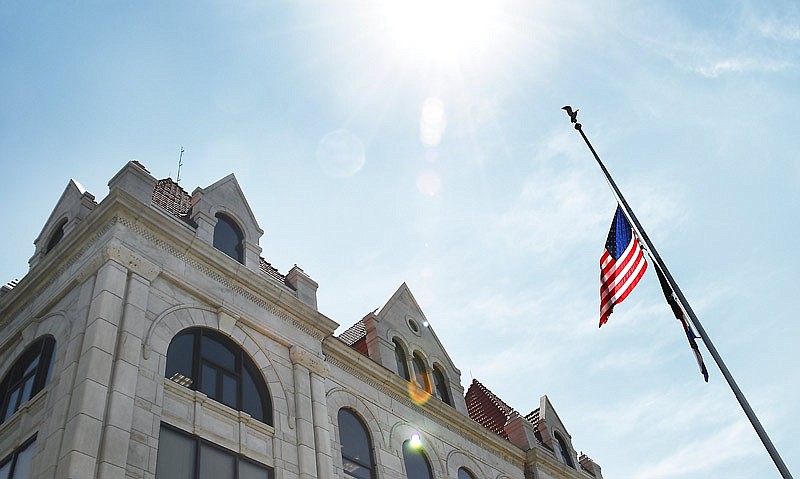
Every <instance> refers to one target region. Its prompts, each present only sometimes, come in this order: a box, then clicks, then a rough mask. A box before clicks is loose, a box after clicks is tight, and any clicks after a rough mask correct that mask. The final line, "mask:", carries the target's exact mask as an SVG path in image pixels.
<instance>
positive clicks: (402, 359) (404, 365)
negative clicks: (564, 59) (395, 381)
mask: <svg viewBox="0 0 800 479" xmlns="http://www.w3.org/2000/svg"><path fill="white" fill-rule="evenodd" d="M393 342H394V359H395V361H396V362H397V374H398V375H400V376H401V377H402V378H404V379H405V380H406V381H410V380H411V376H410V375H409V374H408V362H407V361H406V352H405V350H404V349H403V346H401V345H400V343H399V342H398V341H397V340H396V339H395V340H394V341H393Z"/></svg>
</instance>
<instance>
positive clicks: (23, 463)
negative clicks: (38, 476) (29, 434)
mask: <svg viewBox="0 0 800 479" xmlns="http://www.w3.org/2000/svg"><path fill="white" fill-rule="evenodd" d="M35 451H36V437H35V436H34V437H33V438H32V439H28V440H27V441H26V442H25V444H23V445H22V446H20V447H19V448H17V449H16V450H15V451H14V452H12V453H11V454H10V455H9V456H8V457H6V458H4V459H3V460H2V461H0V479H28V478H29V477H31V464H32V459H33V453H34V452H35Z"/></svg>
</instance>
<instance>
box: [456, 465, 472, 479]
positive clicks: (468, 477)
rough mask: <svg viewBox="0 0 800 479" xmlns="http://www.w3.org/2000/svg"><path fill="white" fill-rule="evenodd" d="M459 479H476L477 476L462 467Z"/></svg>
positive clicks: (459, 471)
mask: <svg viewBox="0 0 800 479" xmlns="http://www.w3.org/2000/svg"><path fill="white" fill-rule="evenodd" d="M458 479H475V476H473V475H472V474H470V473H469V472H468V471H467V470H466V469H464V468H463V467H462V468H461V469H459V470H458Z"/></svg>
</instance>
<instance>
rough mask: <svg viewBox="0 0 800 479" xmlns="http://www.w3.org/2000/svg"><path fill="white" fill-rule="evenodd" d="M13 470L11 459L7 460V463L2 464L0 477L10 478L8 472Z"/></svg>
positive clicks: (2, 478) (0, 478)
mask: <svg viewBox="0 0 800 479" xmlns="http://www.w3.org/2000/svg"><path fill="white" fill-rule="evenodd" d="M9 472H11V461H10V460H8V461H6V463H5V464H3V465H2V466H0V479H8V473H9Z"/></svg>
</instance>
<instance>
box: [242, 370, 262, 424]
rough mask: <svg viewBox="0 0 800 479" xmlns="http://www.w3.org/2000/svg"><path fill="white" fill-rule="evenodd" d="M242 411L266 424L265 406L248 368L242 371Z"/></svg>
mask: <svg viewBox="0 0 800 479" xmlns="http://www.w3.org/2000/svg"><path fill="white" fill-rule="evenodd" d="M242 411H244V412H246V413H247V414H249V415H251V416H253V419H258V420H259V421H262V422H264V405H263V400H262V399H261V393H259V391H258V388H257V387H256V383H255V381H254V380H253V377H252V376H251V375H250V371H249V370H248V368H245V369H244V370H243V371H242Z"/></svg>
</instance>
